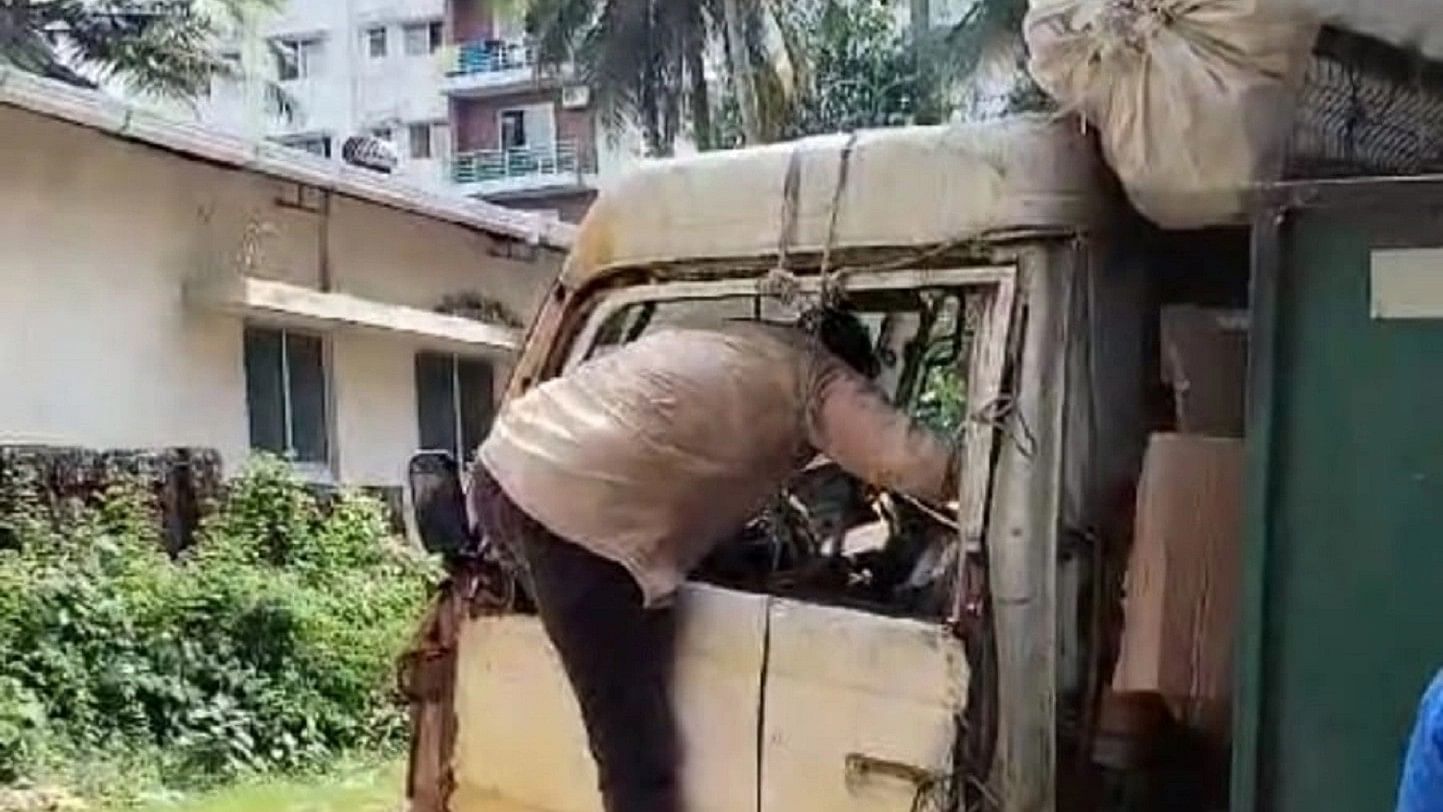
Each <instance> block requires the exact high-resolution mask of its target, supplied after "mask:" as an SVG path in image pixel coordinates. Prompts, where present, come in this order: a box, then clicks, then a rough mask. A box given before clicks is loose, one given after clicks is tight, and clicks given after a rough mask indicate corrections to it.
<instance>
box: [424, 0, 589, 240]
mask: <svg viewBox="0 0 1443 812" xmlns="http://www.w3.org/2000/svg"><path fill="white" fill-rule="evenodd" d="M447 17H448V20H449V26H448V28H449V31H450V34H451V40H452V45H451V47H450V48H449V49H448V50H447V51H446V60H447V61H446V66H445V68H446V70H445V74H446V76H445V80H444V83H443V88H444V91H445V94H446V98H447V100H448V102H449V105H450V122H451V132H452V133H453V138H454V144H455V157H454V161H453V163H452V166H451V178H452V180H453V181H454V182H455V184H456V186H457V188H458V189H459V190H460V191H461V192H462V193H464V194H467V195H473V196H477V197H483V198H485V199H487V200H491V201H494V202H498V203H504V204H506V205H508V206H515V207H518V208H527V209H536V210H541V211H546V212H551V213H555V214H557V215H558V216H560V217H562V218H563V219H566V220H570V221H575V220H578V219H580V216H581V214H583V213H584V212H585V211H586V208H587V207H588V206H589V205H590V204H591V201H592V200H593V199H594V198H595V196H596V182H597V174H598V171H599V170H601V169H602V168H603V164H605V163H607V162H608V159H609V158H610V157H611V156H602V155H599V154H598V149H597V146H598V144H597V142H598V139H597V126H596V122H595V117H594V116H593V113H592V108H591V94H590V91H589V89H588V88H587V87H586V86H585V85H584V84H579V83H577V82H575V81H573V80H572V76H571V72H570V71H569V70H567V69H561V70H542V69H541V68H540V67H539V66H538V65H537V63H536V56H535V53H534V52H533V50H532V49H531V48H530V47H529V46H528V44H527V42H526V37H525V28H524V19H523V11H522V4H520V3H513V2H496V0H447Z"/></svg>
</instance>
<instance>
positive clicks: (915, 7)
mask: <svg viewBox="0 0 1443 812" xmlns="http://www.w3.org/2000/svg"><path fill="white" fill-rule="evenodd" d="M911 4H912V6H911V14H910V17H911V19H910V20H909V24H910V26H911V28H912V38H913V39H914V40H919V39H921V38H922V37H924V36H926V34H927V31H928V30H929V29H931V28H932V0H911Z"/></svg>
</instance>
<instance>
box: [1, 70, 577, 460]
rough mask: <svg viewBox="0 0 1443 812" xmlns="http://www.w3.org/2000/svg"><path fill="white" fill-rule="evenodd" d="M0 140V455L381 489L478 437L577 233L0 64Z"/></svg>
mask: <svg viewBox="0 0 1443 812" xmlns="http://www.w3.org/2000/svg"><path fill="white" fill-rule="evenodd" d="M0 132H3V133H4V138H0V162H3V163H4V165H5V166H7V167H10V170H8V171H7V174H6V178H5V183H4V184H0V245H3V246H5V255H4V261H3V262H0V286H3V287H4V289H5V290H6V291H7V293H6V295H5V296H4V297H3V300H0V369H4V370H5V372H6V375H7V379H8V381H9V386H8V387H7V389H6V395H5V397H3V398H0V446H3V445H37V446H74V447H83V448H90V449H136V448H166V447H176V446H183V447H197V448H206V449H214V450H216V451H218V452H219V453H220V455H221V457H222V459H223V461H224V464H225V467H226V470H227V471H228V472H233V471H234V470H235V468H236V466H238V465H239V464H240V463H242V462H243V461H244V460H245V459H246V457H247V456H249V455H250V454H251V453H252V452H253V451H268V452H274V453H277V454H281V455H284V456H287V457H289V458H290V459H292V460H293V461H294V462H295V463H296V464H297V466H299V467H300V468H302V470H303V471H304V472H305V473H306V474H307V475H308V476H310V477H311V478H313V479H315V480H316V481H321V482H344V483H348V484H355V485H364V486H378V487H395V486H397V485H399V484H400V483H401V482H402V481H403V477H404V472H405V466H406V461H407V460H408V458H409V457H410V455H411V454H412V453H413V452H414V451H415V450H416V449H418V448H434V449H445V450H450V451H453V452H456V453H458V454H461V455H464V454H466V453H467V452H468V451H469V450H470V449H471V448H474V446H475V444H476V443H478V442H479V441H480V439H481V437H482V436H484V433H485V430H486V428H487V427H488V426H489V422H490V417H491V413H492V404H493V402H494V397H493V396H494V394H495V391H496V389H497V388H499V387H500V386H501V385H502V384H503V382H504V381H505V379H506V376H507V374H508V371H509V367H510V364H511V363H512V357H513V355H514V352H515V351H516V349H517V348H518V345H519V342H520V326H521V325H522V324H524V323H525V322H527V321H529V320H530V318H531V316H532V313H533V312H534V311H535V309H536V308H537V306H538V305H539V303H540V301H541V300H542V298H543V297H544V296H545V293H546V290H547V289H548V288H549V286H550V285H551V284H552V283H553V281H554V280H555V278H556V274H557V271H558V268H559V267H560V263H561V259H562V256H563V254H564V251H565V250H566V248H567V246H568V245H569V242H570V239H571V231H572V230H571V228H570V227H569V226H566V225H564V224H561V223H556V222H554V221H549V220H544V219H542V218H538V217H535V216H532V215H530V214H525V213H521V212H515V211H510V210H507V209H504V208H501V207H499V206H492V205H488V204H484V203H480V202H477V201H468V200H464V199H460V198H457V197H455V196H453V195H442V194H437V193H426V192H423V191H420V190H418V189H415V188H414V187H409V186H406V185H401V184H395V183H392V182H388V181H385V180H384V179H381V178H379V177H378V176H377V175H376V174H375V173H374V172H370V171H368V170H363V169H359V168H356V167H351V166H343V165H339V164H336V163H334V162H327V161H325V160H322V159H319V158H315V157H312V156H310V155H306V154H304V153H302V152H298V151H296V150H290V149H285V148H282V147H278V146H275V145H273V144H267V143H264V142H255V141H248V140H245V139H241V138H235V137H227V136H222V135H218V134H215V133H212V132H210V131H206V130H197V129H196V128H194V127H187V126H184V125H179V124H175V123H172V122H169V121H167V120H165V119H163V118H161V117H159V116H152V115H148V114H146V113H144V112H141V111H139V110H136V109H133V108H128V107H126V106H124V105H121V104H119V103H117V102H115V101H114V100H113V99H111V98H109V97H107V96H104V95H102V94H100V93H94V92H87V91H80V90H76V89H74V88H72V87H70V86H68V85H62V84H58V83H55V82H50V81H46V80H41V79H37V78H34V77H33V76H30V75H29V74H23V73H19V72H17V71H15V70H13V69H10V68H3V67H0ZM77 235H80V236H83V238H77ZM502 314H505V315H502Z"/></svg>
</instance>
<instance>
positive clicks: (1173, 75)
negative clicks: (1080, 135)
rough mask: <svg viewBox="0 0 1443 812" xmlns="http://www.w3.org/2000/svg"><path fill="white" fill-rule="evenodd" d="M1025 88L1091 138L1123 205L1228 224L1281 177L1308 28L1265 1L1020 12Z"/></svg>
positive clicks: (1097, 4)
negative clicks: (1255, 191)
mask: <svg viewBox="0 0 1443 812" xmlns="http://www.w3.org/2000/svg"><path fill="white" fill-rule="evenodd" d="M1030 5H1031V8H1030V9H1029V11H1028V14H1027V21H1026V24H1025V34H1026V37H1027V44H1028V47H1029V49H1030V50H1031V52H1032V60H1031V64H1030V66H1029V67H1030V69H1031V72H1032V75H1033V77H1034V78H1036V79H1037V81H1038V83H1039V84H1041V85H1042V87H1043V88H1044V89H1046V90H1047V92H1049V93H1051V94H1052V95H1053V97H1055V98H1056V99H1057V100H1058V101H1059V102H1061V103H1062V104H1063V105H1064V106H1065V107H1068V108H1072V109H1076V110H1077V111H1079V112H1081V113H1082V114H1083V115H1084V116H1085V117H1086V118H1087V120H1088V121H1089V122H1091V123H1092V125H1093V126H1094V127H1096V128H1097V129H1098V131H1099V133H1100V135H1101V140H1102V147H1103V152H1104V154H1105V155H1106V157H1107V160H1108V163H1110V164H1111V165H1112V168H1113V170H1114V171H1115V172H1117V174H1118V177H1119V178H1120V179H1121V180H1122V182H1123V185H1124V186H1125V187H1126V189H1127V192H1128V196H1129V197H1130V198H1131V199H1132V201H1133V204H1134V205H1136V206H1137V208H1138V209H1139V210H1140V211H1141V212H1142V213H1143V214H1145V215H1146V216H1148V217H1149V218H1150V219H1152V220H1153V221H1154V222H1156V223H1158V224H1159V225H1162V226H1164V227H1168V228H1193V227H1200V226H1204V225H1210V224H1215V223H1219V222H1225V221H1228V220H1231V219H1233V218H1235V217H1237V216H1238V215H1239V214H1241V213H1242V210H1243V204H1244V197H1245V194H1244V192H1245V190H1246V188H1247V187H1248V186H1250V185H1251V184H1253V183H1255V182H1258V181H1263V180H1269V179H1271V178H1273V177H1275V176H1276V174H1277V173H1278V172H1279V171H1280V169H1281V164H1282V158H1283V150H1284V148H1285V146H1286V141H1287V136H1288V133H1289V131H1290V128H1291V123H1292V111H1293V104H1294V100H1295V95H1296V89H1297V86H1298V84H1299V83H1300V82H1301V79H1302V75H1303V72H1304V70H1305V69H1306V67H1307V64H1308V58H1309V54H1310V52H1311V50H1312V46H1313V42H1314V40H1315V39H1316V37H1317V30H1318V29H1317V24H1316V23H1315V22H1313V21H1312V19H1311V18H1310V17H1308V16H1306V15H1304V14H1302V13H1301V12H1299V11H1298V8H1297V7H1296V6H1292V5H1284V4H1280V3H1277V2H1269V0H1030Z"/></svg>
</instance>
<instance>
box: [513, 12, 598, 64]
mask: <svg viewBox="0 0 1443 812" xmlns="http://www.w3.org/2000/svg"><path fill="white" fill-rule="evenodd" d="M513 1H514V2H520V1H521V0H513ZM607 5H610V4H609V3H605V2H603V3H601V4H600V6H601V7H605V6H607ZM600 11H601V8H599V7H598V3H597V2H596V0H530V2H529V3H527V4H526V30H527V32H528V33H530V35H531V37H532V40H533V42H534V44H535V47H536V52H537V56H538V58H540V59H541V61H542V62H543V63H546V64H549V65H553V66H555V65H561V64H563V63H565V62H568V61H570V60H572V59H575V58H576V55H577V51H578V50H579V48H580V46H581V44H582V41H583V39H584V38H585V36H586V33H587V29H588V27H589V26H591V25H592V24H593V22H594V21H595V20H596V18H597V16H598V14H599V13H600Z"/></svg>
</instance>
